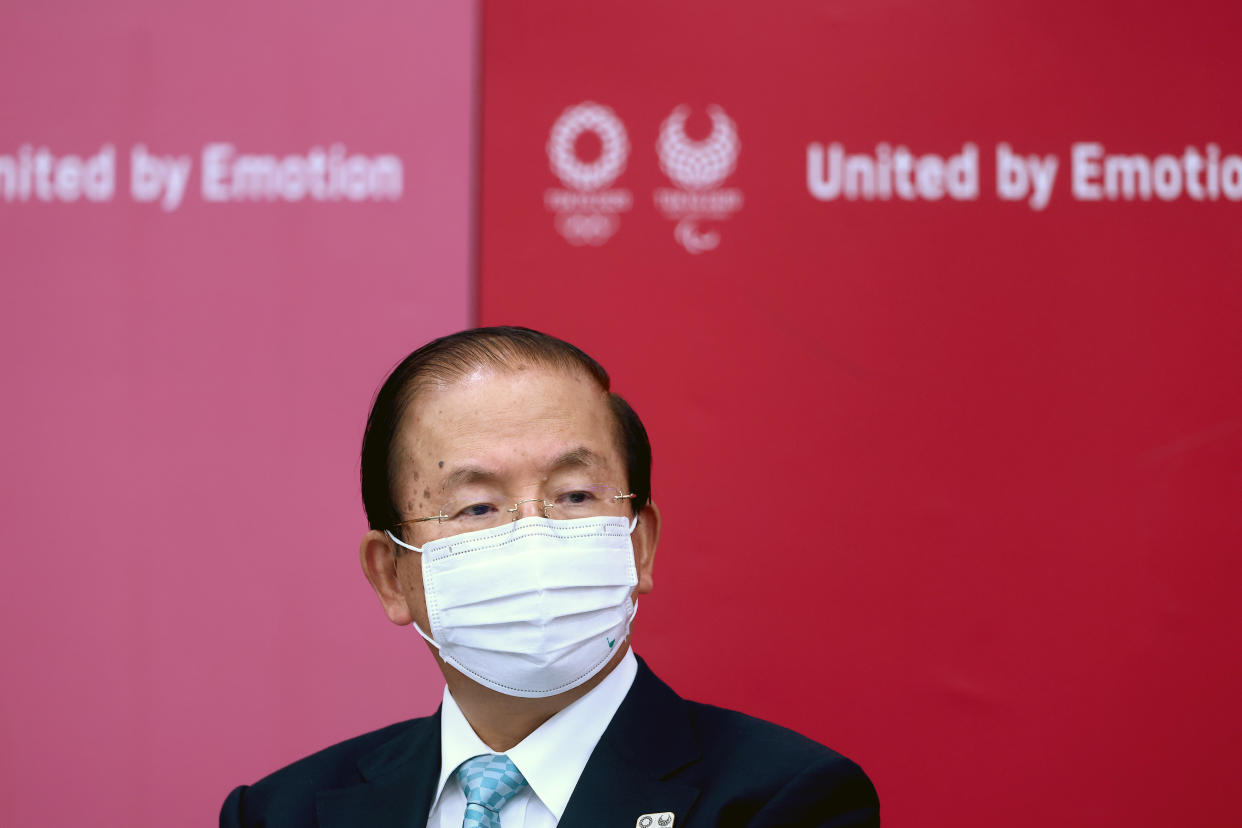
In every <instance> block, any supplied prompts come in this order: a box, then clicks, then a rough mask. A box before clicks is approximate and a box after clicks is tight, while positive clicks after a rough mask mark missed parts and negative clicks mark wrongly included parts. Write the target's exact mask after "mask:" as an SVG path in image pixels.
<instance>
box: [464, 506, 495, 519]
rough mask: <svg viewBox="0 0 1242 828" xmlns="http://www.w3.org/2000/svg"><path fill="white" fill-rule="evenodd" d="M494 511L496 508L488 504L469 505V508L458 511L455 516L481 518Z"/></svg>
mask: <svg viewBox="0 0 1242 828" xmlns="http://www.w3.org/2000/svg"><path fill="white" fill-rule="evenodd" d="M494 511H496V507H495V506H493V505H492V504H490V503H471V504H470V505H469V506H467V507H465V508H464V509H462V510H460V511H459V512H458V513H457V514H459V515H461V516H462V517H483V516H484V515H488V514H491V513H492V512H494Z"/></svg>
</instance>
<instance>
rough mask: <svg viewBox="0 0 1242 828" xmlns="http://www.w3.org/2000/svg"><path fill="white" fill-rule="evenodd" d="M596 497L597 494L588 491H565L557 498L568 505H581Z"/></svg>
mask: <svg viewBox="0 0 1242 828" xmlns="http://www.w3.org/2000/svg"><path fill="white" fill-rule="evenodd" d="M594 499H595V495H593V494H592V493H591V492H586V491H575V492H563V493H562V494H561V496H560V497H559V498H557V500H559V501H560V502H561V503H564V504H565V505H567V506H581V505H582V504H584V503H590V502H591V501H592V500H594Z"/></svg>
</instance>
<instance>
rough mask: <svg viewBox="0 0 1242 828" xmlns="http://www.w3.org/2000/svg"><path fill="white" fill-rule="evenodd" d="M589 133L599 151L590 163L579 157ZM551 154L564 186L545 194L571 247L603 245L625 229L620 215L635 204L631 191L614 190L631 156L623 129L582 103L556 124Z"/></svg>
mask: <svg viewBox="0 0 1242 828" xmlns="http://www.w3.org/2000/svg"><path fill="white" fill-rule="evenodd" d="M587 132H590V133H593V134H594V135H595V137H596V138H597V139H598V140H599V145H600V148H599V155H598V156H597V157H595V158H593V159H590V160H584V159H582V158H581V157H579V155H578V151H577V146H578V139H579V138H580V137H581V136H582V135H583V134H584V133H587ZM547 151H548V164H549V166H550V167H551V168H552V172H553V174H555V175H556V177H557V178H559V179H560V181H561V183H562V184H563V185H565V186H564V188H563V189H549V190H546V191H545V192H544V196H543V203H544V206H545V207H547V209H548V210H549V211H551V212H552V213H553V215H554V216H555V219H554V223H555V225H556V229H557V231H558V232H559V233H560V234H561V235H562V236H564V237H565V239H566V240H567V241H568V242H570V243H571V244H576V245H583V244H593V245H599V244H603V243H604V242H606V241H607V240H608V239H610V238H611V237H612V236H613V234H614V233H616V232H617V229H618V228H619V227H620V226H621V219H620V214H621V213H623V212H625V211H627V210H629V209H630V208H631V207H632V206H633V204H634V199H633V196H632V195H631V193H630V191H629V190H625V189H613V188H611V185H612V184H613V182H615V181H616V180H617V178H618V177H619V176H620V175H621V173H623V172H624V171H625V162H626V160H627V158H628V157H629V154H630V141H629V137H628V136H627V135H626V132H625V125H624V124H622V123H621V119H620V118H618V117H617V116H616V113H614V112H613V111H612V110H611V109H609V108H608V107H606V106H603V105H602V104H597V103H593V102H591V101H584V102H582V103H580V104H578V105H576V106H571V107H568V108H566V109H565V111H564V112H562V113H561V115H560V117H559V118H557V119H556V123H555V124H553V125H552V131H551V132H550V133H549V134H548V144H547Z"/></svg>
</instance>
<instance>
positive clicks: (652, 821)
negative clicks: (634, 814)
mask: <svg viewBox="0 0 1242 828" xmlns="http://www.w3.org/2000/svg"><path fill="white" fill-rule="evenodd" d="M672 825H673V812H672V811H665V812H664V813H660V814H643V815H642V816H640V817H639V818H638V822H636V823H634V828H672Z"/></svg>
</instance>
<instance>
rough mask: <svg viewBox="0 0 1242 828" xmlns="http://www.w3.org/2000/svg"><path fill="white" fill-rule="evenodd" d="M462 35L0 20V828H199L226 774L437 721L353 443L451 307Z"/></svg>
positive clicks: (463, 191)
mask: <svg viewBox="0 0 1242 828" xmlns="http://www.w3.org/2000/svg"><path fill="white" fill-rule="evenodd" d="M474 25H475V15H474V12H473V10H472V7H471V5H470V4H466V3H461V4H459V3H435V2H416V3H382V2H365V1H364V2H350V3H343V2H315V3H304V2H296V3H295V2H278V3H263V4H250V3H199V4H185V3H171V4H170V3H158V2H149V0H129V1H128V2H115V3H107V4H81V3H73V4H69V3H41V4H35V5H28V6H22V7H21V8H13V9H10V10H9V13H8V15H7V16H6V23H5V26H4V27H3V32H2V33H0V112H3V113H4V117H3V118H0V249H2V250H3V263H2V264H0V271H2V276H0V285H2V288H0V290H2V292H3V296H2V299H0V348H2V350H3V352H4V355H5V356H4V360H3V365H4V369H3V381H4V405H3V413H2V414H0V418H2V422H3V426H4V434H5V438H4V440H3V442H2V448H0V469H3V473H2V474H0V481H2V482H0V485H2V486H3V492H2V494H0V503H2V504H3V506H2V507H0V508H2V509H3V519H2V520H0V544H2V547H3V550H4V558H3V577H0V584H2V586H0V590H2V591H3V600H2V601H0V625H2V626H3V629H4V630H5V632H4V635H3V638H2V644H0V646H2V651H0V656H2V658H3V663H4V666H5V670H4V672H5V679H4V690H3V693H2V694H0V698H2V699H3V701H2V704H0V780H2V781H0V813H3V814H4V816H3V820H2V821H3V822H4V823H5V824H6V825H23V826H33V825H106V826H122V825H124V826H137V825H141V826H169V825H177V826H181V825H211V824H214V823H215V819H216V813H217V812H218V809H219V807H220V803H221V802H222V801H223V798H224V796H225V795H226V794H227V793H228V790H229V789H230V788H231V787H232V786H234V785H236V784H239V783H242V782H251V781H254V780H255V779H256V778H258V777H259V776H261V775H263V774H265V773H266V772H268V771H271V770H274V769H275V768H276V767H278V766H280V765H283V764H285V763H287V762H289V761H292V760H293V759H296V758H298V757H299V756H301V755H304V754H306V753H308V752H310V751H312V750H314V749H317V748H319V747H322V746H324V745H326V744H328V743H330V742H332V741H335V740H339V739H342V738H345V737H348V736H352V735H356V734H357V733H360V732H362V731H364V730H367V729H371V728H374V727H379V726H382V725H385V724H388V723H390V722H393V721H396V720H399V719H403V718H408V717H410V716H413V715H419V714H422V713H425V712H427V711H429V710H431V709H434V706H435V704H436V703H437V697H438V693H439V689H440V687H441V681H440V678H439V675H438V672H437V671H436V670H435V667H434V665H433V664H432V663H431V661H430V660H429V659H427V658H426V657H425V656H424V655H423V654H422V647H421V643H420V642H419V641H417V640H416V638H414V637H411V635H410V634H409V631H408V630H398V629H397V628H395V627H392V626H391V625H390V624H388V622H387V620H386V619H385V618H384V617H383V614H382V612H381V611H380V609H379V607H378V606H377V604H376V601H375V599H374V596H373V594H372V593H371V592H370V589H369V587H368V586H367V585H366V582H365V580H364V579H363V577H362V575H361V572H360V570H359V565H358V551H357V550H358V541H359V538H360V537H361V533H362V531H363V530H364V528H365V521H364V517H363V513H362V508H361V502H360V497H359V494H358V483H357V474H358V454H357V452H358V447H359V445H360V442H361V435H362V428H363V425H364V423H365V418H366V413H367V406H368V403H369V401H370V398H371V395H372V394H373V393H374V391H375V389H376V388H377V387H378V384H379V382H380V381H381V379H382V378H383V375H384V373H385V371H386V370H387V369H388V368H389V367H391V366H392V365H393V364H395V362H396V361H397V360H398V359H400V358H401V357H402V356H404V355H405V354H406V353H407V352H408V351H409V350H410V349H411V348H413V347H415V346H416V345H418V344H420V343H421V342H423V341H425V340H426V339H428V338H429V337H431V336H434V335H438V334H442V333H446V332H449V331H452V330H456V329H459V328H461V327H463V326H465V325H467V324H468V323H469V321H470V315H471V307H472V298H471V288H470V282H469V279H468V267H469V233H468V227H469V218H470V207H469V192H470V185H469V182H470V144H471V126H470V124H471V114H472V105H471V99H472V83H473V79H472V72H473V68H472V67H473V60H474V57H473V48H474V34H473V32H474ZM109 148H110V149H109ZM109 153H110V154H111V158H110V159H109ZM70 156H75V157H70ZM155 157H159V159H160V161H159V163H158V164H157V163H156V162H155V160H154V159H155ZM394 159H395V160H396V161H395V163H394ZM179 171H184V172H179ZM178 181H180V183H178Z"/></svg>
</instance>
